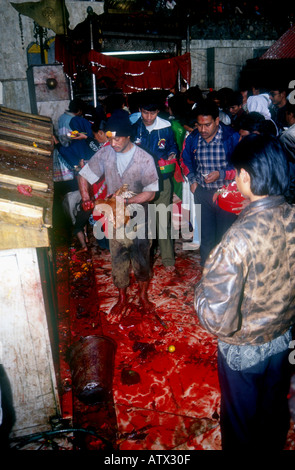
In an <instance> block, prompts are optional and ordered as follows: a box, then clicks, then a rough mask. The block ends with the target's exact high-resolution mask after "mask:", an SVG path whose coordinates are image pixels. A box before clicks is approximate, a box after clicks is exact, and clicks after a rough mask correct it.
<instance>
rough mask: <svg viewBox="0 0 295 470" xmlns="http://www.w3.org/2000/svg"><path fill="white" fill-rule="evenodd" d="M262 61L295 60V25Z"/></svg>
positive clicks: (271, 48)
mask: <svg viewBox="0 0 295 470" xmlns="http://www.w3.org/2000/svg"><path fill="white" fill-rule="evenodd" d="M260 59H295V25H293V26H292V27H291V28H290V29H288V31H286V32H285V33H284V34H283V35H282V36H281V37H280V38H279V39H278V40H277V41H276V42H275V43H274V44H273V45H272V46H271V47H270V48H269V49H268V50H267V51H266V52H265V53H264V54H263V55H262V56H261V58H260Z"/></svg>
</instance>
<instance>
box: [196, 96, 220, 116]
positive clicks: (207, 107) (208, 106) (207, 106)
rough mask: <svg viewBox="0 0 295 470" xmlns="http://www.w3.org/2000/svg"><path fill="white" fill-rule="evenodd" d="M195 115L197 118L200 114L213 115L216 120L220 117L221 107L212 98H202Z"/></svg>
mask: <svg viewBox="0 0 295 470" xmlns="http://www.w3.org/2000/svg"><path fill="white" fill-rule="evenodd" d="M193 111H194V113H193V114H194V117H195V118H197V117H198V116H212V117H213V119H214V121H215V119H217V118H218V117H219V109H218V106H217V104H216V103H215V102H214V101H211V100H210V99H202V100H201V101H199V103H198V104H197V106H196V107H195V109H194V110H193Z"/></svg>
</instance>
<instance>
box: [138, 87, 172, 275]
mask: <svg viewBox="0 0 295 470" xmlns="http://www.w3.org/2000/svg"><path fill="white" fill-rule="evenodd" d="M140 112H141V117H140V118H139V119H138V121H136V123H135V124H133V126H132V128H133V133H132V138H133V141H134V143H135V144H136V145H138V146H139V147H141V148H142V149H143V150H145V151H146V152H148V153H150V154H151V155H152V156H153V157H154V160H155V163H156V167H157V170H158V174H159V191H158V192H157V193H156V197H155V199H154V201H153V204H154V206H155V207H156V210H157V212H158V213H156V214H155V216H156V232H157V233H156V234H155V235H156V236H157V241H158V244H159V248H160V253H161V257H162V263H163V265H164V266H165V267H166V270H167V271H168V272H169V271H170V272H171V271H174V269H175V267H174V264H175V256H174V244H173V240H172V238H171V215H172V214H171V213H170V212H169V210H168V211H167V212H166V213H167V216H166V215H165V214H164V213H162V216H161V215H160V211H159V205H160V204H163V205H164V206H165V208H168V207H169V206H170V208H171V207H172V206H171V205H172V199H173V181H172V177H173V174H174V169H172V170H171V171H170V172H167V171H166V170H167V168H165V167H166V166H167V165H166V164H167V163H168V162H169V160H174V159H175V158H176V157H177V154H178V147H177V144H176V142H175V140H174V134H173V131H172V128H171V124H170V122H169V121H166V120H165V119H162V118H160V117H159V116H158V114H159V112H160V105H159V103H158V102H157V97H155V95H154V94H153V93H152V92H149V93H146V94H143V95H142V102H141V104H140ZM168 168H169V167H168Z"/></svg>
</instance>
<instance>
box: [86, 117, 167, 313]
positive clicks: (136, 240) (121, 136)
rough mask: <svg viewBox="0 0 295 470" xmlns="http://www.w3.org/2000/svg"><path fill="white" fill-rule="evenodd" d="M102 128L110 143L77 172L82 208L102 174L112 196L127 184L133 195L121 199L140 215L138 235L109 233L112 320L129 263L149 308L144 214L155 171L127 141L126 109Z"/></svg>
mask: <svg viewBox="0 0 295 470" xmlns="http://www.w3.org/2000/svg"><path fill="white" fill-rule="evenodd" d="M106 131H107V136H108V137H109V140H110V144H111V145H109V146H107V147H103V148H102V149H101V150H99V151H98V152H97V153H96V154H95V155H94V156H93V157H92V158H91V159H90V160H89V162H88V163H87V164H86V165H85V166H84V167H83V169H82V170H81V171H80V173H79V189H80V192H81V196H82V201H83V209H84V210H89V209H92V208H93V207H94V203H93V201H92V200H91V198H90V193H89V185H92V184H94V183H95V182H97V181H98V180H99V178H100V177H101V176H102V175H105V180H106V185H107V188H108V192H109V195H112V194H113V195H114V194H115V193H116V192H117V191H118V190H119V189H120V188H122V186H123V185H128V191H130V192H132V193H134V194H135V195H133V196H132V197H130V198H129V199H128V201H127V200H126V199H124V204H125V205H126V204H128V206H129V205H131V204H132V207H134V206H133V205H135V207H136V206H137V209H138V210H137V213H140V214H141V215H142V214H144V216H143V217H142V218H141V219H140V220H139V223H138V224H137V231H138V234H137V233H136V232H135V233H133V236H131V234H130V233H129V232H128V230H130V229H128V226H126V228H125V230H124V231H123V232H124V233H123V235H122V231H120V236H118V232H116V231H114V233H113V235H111V236H109V238H110V240H109V242H110V252H111V257H112V276H113V281H114V284H115V286H116V287H117V288H118V289H119V300H118V302H117V303H116V305H115V306H114V307H113V308H112V311H111V314H110V315H109V319H110V320H111V321H112V320H114V321H116V320H118V319H119V317H118V315H120V313H122V310H123V308H124V307H125V306H126V304H127V287H128V285H129V280H130V278H129V268H130V262H131V263H132V267H133V271H134V274H135V277H136V279H137V281H138V284H139V300H140V305H141V307H142V308H143V310H144V311H145V312H148V311H149V310H150V309H151V308H152V307H153V305H152V304H151V302H149V300H148V297H147V289H148V284H149V279H150V240H149V237H148V232H147V223H148V219H147V213H148V202H149V201H152V200H153V199H154V197H155V193H156V191H157V190H158V174H157V170H156V166H155V163H154V160H153V157H152V156H151V155H149V154H148V153H147V152H145V151H144V150H142V149H140V148H139V147H137V146H136V145H134V144H133V143H132V142H131V140H130V135H131V124H130V121H129V115H128V113H127V112H126V111H124V110H117V111H115V112H114V113H113V114H112V116H111V117H110V118H109V120H108V122H107V124H106ZM116 204H117V207H118V206H119V204H123V199H122V197H120V196H118V197H116ZM131 231H132V229H131ZM142 234H144V236H143V235H142ZM109 235H110V234H109Z"/></svg>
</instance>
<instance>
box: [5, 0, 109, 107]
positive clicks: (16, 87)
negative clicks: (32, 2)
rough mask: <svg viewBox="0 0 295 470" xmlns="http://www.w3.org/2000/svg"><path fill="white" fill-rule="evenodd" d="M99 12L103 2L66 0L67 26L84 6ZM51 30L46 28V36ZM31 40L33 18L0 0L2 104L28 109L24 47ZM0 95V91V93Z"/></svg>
mask: <svg viewBox="0 0 295 470" xmlns="http://www.w3.org/2000/svg"><path fill="white" fill-rule="evenodd" d="M14 3H24V0H14ZM88 6H91V7H92V8H93V11H94V12H95V13H96V14H98V15H100V14H102V13H103V9H104V3H103V2H87V1H86V2H85V1H84V2H83V1H69V0H66V7H67V9H68V12H69V16H70V24H69V27H70V29H73V28H74V27H75V26H76V25H77V24H78V23H80V22H82V21H84V20H85V18H86V17H87V8H88ZM54 36H55V33H54V32H53V31H51V30H48V37H54ZM32 42H35V38H34V21H33V19H31V18H29V17H27V16H23V15H22V16H21V26H20V24H19V14H18V12H17V10H16V9H15V8H13V6H12V5H11V3H10V1H9V0H1V15H0V44H1V46H0V47H1V50H0V56H1V67H0V83H1V84H2V87H1V88H2V100H1V101H2V103H0V104H2V105H4V106H6V107H9V108H12V109H17V110H20V111H24V112H31V107H30V97H29V87H28V82H27V77H26V73H27V69H28V61H27V47H28V46H29V45H30V44H31V43H32ZM0 97H1V95H0Z"/></svg>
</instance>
